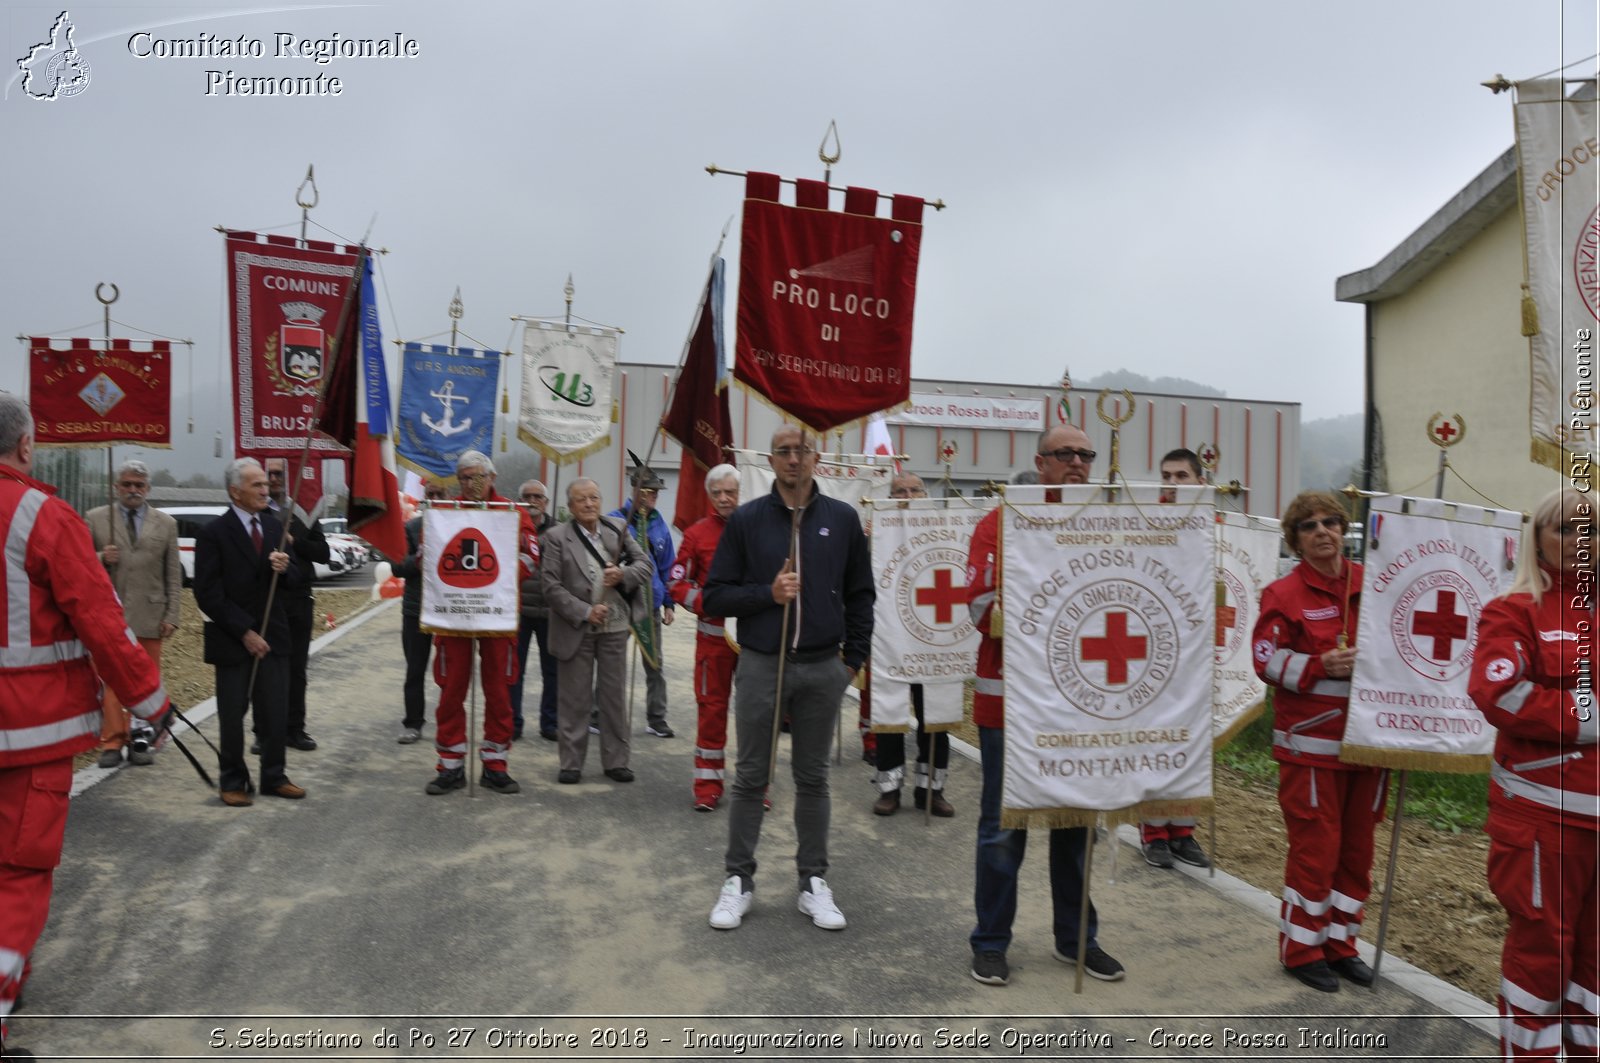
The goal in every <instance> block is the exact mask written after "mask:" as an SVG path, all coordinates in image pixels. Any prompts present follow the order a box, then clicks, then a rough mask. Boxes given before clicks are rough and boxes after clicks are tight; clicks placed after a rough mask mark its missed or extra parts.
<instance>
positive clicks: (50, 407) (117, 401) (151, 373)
mask: <svg viewBox="0 0 1600 1063" xmlns="http://www.w3.org/2000/svg"><path fill="white" fill-rule="evenodd" d="M97 343H98V345H96V344H97ZM28 347H29V350H28V405H29V406H30V407H31V408H32V410H33V419H34V422H35V430H34V440H35V442H37V443H38V444H39V445H41V446H50V447H107V446H114V445H117V444H131V445H133V446H140V447H170V446H172V345H171V344H170V343H169V342H168V341H166V340H151V341H138V342H134V341H131V340H111V341H110V346H109V348H108V347H107V346H106V341H105V340H100V341H94V340H88V339H72V340H48V339H40V338H37V337H35V338H33V339H30V340H29V341H28Z"/></svg>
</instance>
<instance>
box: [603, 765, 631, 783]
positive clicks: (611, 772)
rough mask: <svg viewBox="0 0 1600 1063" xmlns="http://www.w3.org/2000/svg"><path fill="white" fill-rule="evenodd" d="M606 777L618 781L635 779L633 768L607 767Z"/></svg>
mask: <svg viewBox="0 0 1600 1063" xmlns="http://www.w3.org/2000/svg"><path fill="white" fill-rule="evenodd" d="M606 778H608V779H614V780H616V781H617V782H632V781H633V769H632V768H607V769H606Z"/></svg>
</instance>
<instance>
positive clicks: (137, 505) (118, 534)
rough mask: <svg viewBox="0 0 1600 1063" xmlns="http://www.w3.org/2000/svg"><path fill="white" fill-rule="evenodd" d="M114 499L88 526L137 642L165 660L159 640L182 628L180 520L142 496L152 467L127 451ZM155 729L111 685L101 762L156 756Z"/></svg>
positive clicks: (92, 514)
mask: <svg viewBox="0 0 1600 1063" xmlns="http://www.w3.org/2000/svg"><path fill="white" fill-rule="evenodd" d="M115 486H116V492H117V502H116V504H115V505H111V506H100V507H99V508H97V509H91V510H90V511H89V514H88V518H87V519H88V521H89V533H90V534H91V535H92V536H93V537H94V548H95V551H96V552H97V553H98V554H99V555H100V563H101V564H102V565H104V566H105V567H106V572H107V574H108V575H110V577H111V585H112V586H113V587H115V588H116V589H117V597H118V598H121V599H122V613H123V616H125V617H126V618H127V621H128V629H129V630H130V631H132V632H133V634H134V636H135V637H136V638H137V639H138V640H139V645H140V646H142V647H144V651H145V652H146V653H148V654H149V655H150V660H152V661H154V662H155V665H156V667H157V668H160V667H161V643H162V640H164V639H165V638H167V636H169V635H171V634H172V633H173V632H174V631H176V630H178V612H179V610H180V609H181V608H182V604H183V566H182V565H181V564H180V563H179V561H178V522H177V521H175V520H173V519H172V517H171V516H169V515H168V514H166V513H163V512H161V510H159V509H155V508H153V507H152V506H150V505H148V504H147V503H146V502H145V497H146V496H147V495H148V494H149V493H150V469H149V468H148V467H147V466H146V465H145V463H144V462H142V461H135V460H133V459H129V460H128V461H125V462H123V463H122V467H121V468H120V469H118V470H117V479H116V483H115ZM154 740H155V732H154V731H152V730H151V728H150V725H149V724H147V723H145V722H144V721H143V720H140V719H138V718H137V717H135V716H132V715H130V714H129V712H128V710H127V709H125V708H123V707H122V702H120V701H118V700H117V695H116V693H115V692H114V691H113V690H112V689H111V688H110V687H109V686H108V687H106V693H105V715H104V718H103V719H102V721H101V725H100V766H101V767H102V768H115V767H116V766H117V765H119V764H121V763H122V750H123V748H124V747H126V748H127V750H128V763H129V764H150V763H153V762H154V761H155V754H154V753H152V752H151V749H150V747H151V744H152V742H154Z"/></svg>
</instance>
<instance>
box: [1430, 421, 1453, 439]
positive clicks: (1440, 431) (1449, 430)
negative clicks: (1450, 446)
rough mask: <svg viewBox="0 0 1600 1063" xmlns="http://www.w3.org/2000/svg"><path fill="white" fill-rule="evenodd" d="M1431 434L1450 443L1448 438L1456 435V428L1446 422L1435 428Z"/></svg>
mask: <svg viewBox="0 0 1600 1063" xmlns="http://www.w3.org/2000/svg"><path fill="white" fill-rule="evenodd" d="M1433 434H1434V435H1436V436H1438V437H1439V438H1440V439H1442V440H1444V441H1445V442H1446V443H1448V442H1450V437H1451V436H1453V435H1455V434H1456V426H1455V425H1453V424H1451V423H1450V422H1449V421H1446V422H1444V424H1441V425H1440V426H1439V427H1438V428H1435V429H1434V430H1433Z"/></svg>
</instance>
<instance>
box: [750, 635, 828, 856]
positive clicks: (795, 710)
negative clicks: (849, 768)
mask: <svg viewBox="0 0 1600 1063" xmlns="http://www.w3.org/2000/svg"><path fill="white" fill-rule="evenodd" d="M777 679H778V656H777V655H776V654H769V653H756V652H755V651H753V650H749V649H746V650H743V651H742V652H741V653H740V654H739V664H738V667H737V668H736V669H735V670H734V686H733V716H734V733H735V735H736V736H737V738H738V742H739V753H738V759H737V761H736V768H735V772H734V780H733V787H732V791H731V792H732V794H733V801H732V804H731V805H730V806H729V809H728V852H727V857H726V860H725V864H726V867H727V873H728V874H729V875H738V876H739V877H740V879H742V880H743V881H744V883H745V884H746V886H747V887H748V886H750V885H751V884H752V883H753V882H754V881H755V875H756V845H757V843H758V842H760V840H761V818H762V816H763V814H764V813H763V811H762V805H761V802H762V799H763V797H764V796H765V794H766V788H767V775H768V772H769V770H770V768H771V761H772V728H773V725H774V719H773V716H774V700H773V692H774V690H775V689H776V685H777ZM849 682H850V671H849V669H847V668H846V667H845V666H844V662H843V661H842V660H840V659H839V658H838V657H829V658H828V659H826V660H823V661H816V662H812V663H809V664H797V663H795V662H793V661H790V662H787V663H786V664H785V665H784V669H783V698H782V701H783V705H782V711H784V712H787V713H788V714H789V742H790V754H789V762H790V767H791V769H792V771H793V774H794V832H795V837H796V838H797V840H798V847H797V848H796V850H795V854H794V860H795V870H796V871H797V872H799V877H800V882H801V884H802V885H804V884H805V883H806V880H807V879H809V878H810V877H811V876H813V875H816V876H818V877H823V876H826V875H827V873H828V817H829V813H830V808H831V806H830V802H829V797H828V754H829V751H830V749H831V748H832V745H833V732H834V727H835V725H836V723H837V721H838V718H839V699H840V698H841V697H843V696H844V688H845V687H846V686H847V685H848V684H849Z"/></svg>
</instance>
